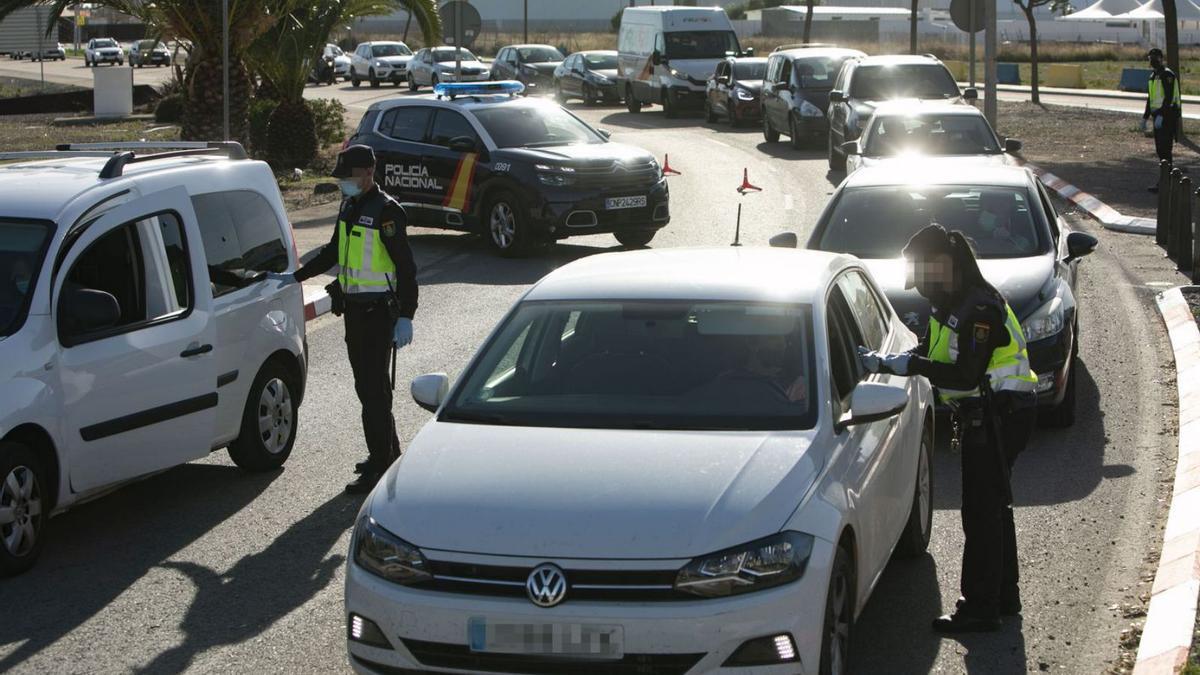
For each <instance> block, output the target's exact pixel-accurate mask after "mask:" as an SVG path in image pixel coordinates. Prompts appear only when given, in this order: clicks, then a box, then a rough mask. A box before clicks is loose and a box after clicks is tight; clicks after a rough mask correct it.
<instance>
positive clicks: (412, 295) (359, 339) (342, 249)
mask: <svg viewBox="0 0 1200 675" xmlns="http://www.w3.org/2000/svg"><path fill="white" fill-rule="evenodd" d="M333 176H334V177H335V178H337V179H338V182H339V185H340V187H341V190H342V194H343V195H344V196H345V199H344V200H343V201H342V205H341V210H340V211H339V212H338V222H337V225H336V226H335V227H334V230H333V236H332V237H331V238H330V240H329V243H328V244H326V245H325V246H324V248H322V249H321V251H320V253H318V254H317V255H316V257H314V258H313V259H312V260H310V261H308V263H307V264H305V265H304V266H303V267H301V268H300V269H299V270H297V271H296V274H295V278H296V280H297V281H304V280H305V279H309V278H312V277H315V276H317V275H318V274H322V273H324V272H325V271H327V270H328V269H330V268H331V267H333V266H335V265H337V266H338V279H337V282H336V283H335V284H334V285H333V286H332V287H331V289H330V290H331V293H330V295H331V296H332V299H333V304H334V309H335V313H338V312H341V313H343V314H344V316H345V321H346V352H347V353H348V354H349V357H350V368H351V370H352V371H353V373H354V389H355V391H356V392H357V394H358V400H359V402H360V403H361V404H362V422H363V434H364V435H365V436H366V443H367V452H368V453H369V455H370V456H369V458H368V459H367V461H365V462H360V463H359V464H358V465H357V467H356V468H357V470H358V471H359V472H360V474H361V475H360V476H359V477H358V479H356V480H355V481H354V482H352V483H350V484H349V485H347V486H346V491H347V492H350V493H352V494H356V493H364V492H367V491H369V490H370V489H371V488H372V487H374V486H375V483H377V482H378V481H379V478H380V476H381V475H382V474H383V472H384V471H385V470H386V469H387V468H388V466H390V465H391V463H392V462H393V461H394V460H395V459H396V458H397V457H398V456H399V454H400V440H399V439H398V438H397V436H396V420H395V417H394V416H393V415H392V383H391V381H390V378H389V375H388V366H389V363H388V361H389V356H392V357H393V358H394V351H393V350H395V349H399V348H401V347H404V346H405V345H407V344H409V343H410V342H412V337H413V327H412V318H413V314H414V313H415V312H416V311H417V267H416V263H414V262H413V255H412V249H411V248H409V245H408V235H407V233H406V231H405V226H406V224H407V219H406V217H405V215H404V209H403V207H401V206H400V204H399V203H397V202H396V200H394V199H392V198H391V197H390V196H389V195H387V194H386V193H384V192H383V191H382V190H380V189H379V187H378V186H377V185H376V184H375V153H374V151H372V150H371V148H369V147H367V146H365V145H352V146H350V147H348V148H346V149H345V150H343V151H342V152H341V154H339V155H338V158H337V165H336V166H335V167H334V170H333ZM392 364H393V365H392V367H393V368H394V361H393V362H392ZM393 374H394V370H393Z"/></svg>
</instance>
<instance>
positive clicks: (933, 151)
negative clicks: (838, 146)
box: [842, 101, 1021, 172]
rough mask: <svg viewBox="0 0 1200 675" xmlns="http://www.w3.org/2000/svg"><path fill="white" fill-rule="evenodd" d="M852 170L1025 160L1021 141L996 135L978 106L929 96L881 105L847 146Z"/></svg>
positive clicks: (849, 167)
mask: <svg viewBox="0 0 1200 675" xmlns="http://www.w3.org/2000/svg"><path fill="white" fill-rule="evenodd" d="M842 149H843V151H844V154H845V155H846V167H847V170H848V171H850V172H853V171H855V170H857V169H859V168H862V167H867V166H876V165H878V164H880V163H883V162H893V163H897V162H909V161H912V160H913V159H933V158H938V159H943V160H946V161H954V162H959V163H966V164H992V165H996V166H1005V165H1012V166H1016V165H1017V164H1019V162H1018V161H1017V158H1016V157H1014V156H1013V154H1012V153H1015V152H1019V151H1020V150H1021V141H1018V140H1017V139H1015V138H1006V139H1004V140H1003V141H1001V140H1000V138H999V137H997V136H996V132H995V130H993V129H992V125H990V124H988V121H987V118H986V117H984V116H983V113H982V112H981V111H980V110H979V109H978V108H976V107H974V106H969V105H955V104H950V103H937V102H927V101H916V102H914V101H895V102H890V103H883V104H880V106H879V107H878V108H876V109H875V113H874V114H873V115H871V119H870V121H869V122H867V126H866V128H865V129H864V130H863V132H862V135H861V136H859V138H858V140H856V141H849V142H847V143H846V144H845V145H844V146H843V148H842Z"/></svg>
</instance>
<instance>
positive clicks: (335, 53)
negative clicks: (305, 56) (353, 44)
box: [321, 42, 350, 80]
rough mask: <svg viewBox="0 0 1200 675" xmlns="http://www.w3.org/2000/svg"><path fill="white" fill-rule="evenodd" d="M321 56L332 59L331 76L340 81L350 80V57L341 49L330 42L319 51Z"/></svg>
mask: <svg viewBox="0 0 1200 675" xmlns="http://www.w3.org/2000/svg"><path fill="white" fill-rule="evenodd" d="M321 56H327V57H331V58H332V59H333V75H334V78H335V79H336V78H341V79H342V80H348V79H350V57H349V56H348V55H347V54H346V52H344V51H342V48H341V47H339V46H337V45H335V44H333V43H332V42H331V43H329V44H327V45H325V48H324V49H322V50H321Z"/></svg>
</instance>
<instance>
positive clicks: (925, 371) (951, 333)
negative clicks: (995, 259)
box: [860, 225, 1037, 633]
mask: <svg viewBox="0 0 1200 675" xmlns="http://www.w3.org/2000/svg"><path fill="white" fill-rule="evenodd" d="M904 257H905V258H906V259H907V261H908V268H909V278H908V287H909V288H913V287H914V286H915V287H916V289H917V292H918V293H920V294H921V295H922V296H923V297H924V298H926V299H927V300H929V302H930V303H931V305H932V309H931V314H930V316H929V328H928V331H927V333H926V334H925V336H924V337H923V338H922V339H921V342H920V344H919V345H918V346H917V347H916V348H915V349H913V350H912V351H911V352H908V353H903V354H887V355H885V354H877V353H875V352H869V351H866V349H865V348H860V356H861V360H862V363H863V367H864V369H866V370H867V371H869V372H873V373H880V372H883V373H893V374H896V375H921V376H923V377H927V378H929V381H930V383H931V384H933V386H934V387H935V388H936V389H937V393H938V396H939V398H940V400H941V401H942V402H943V403H945V404H947V405H948V406H950V408H951V410H952V415H953V428H954V438H953V440H952V441H951V442H952V444H953V445H954V446H956V448H957V449H958V450H959V451H960V453H961V459H962V495H963V496H962V527H963V538H964V548H963V560H962V577H961V591H962V597H960V598H959V600H958V603H957V606H956V608H955V611H954V612H953V613H951V614H947V615H945V616H941V617H939V618H937V619H935V620H934V621H933V628H934V630H936V631H938V632H942V633H964V632H974V631H991V630H996V629H997V628H998V627H999V625H1000V617H1001V616H1008V615H1016V614H1019V613H1020V612H1021V595H1020V589H1019V588H1018V585H1017V582H1018V572H1017V539H1016V530H1015V528H1014V526H1013V511H1012V492H1011V488H1010V485H1009V472H1010V470H1011V469H1012V465H1013V462H1014V461H1015V460H1016V457H1017V454H1018V453H1020V452H1021V450H1022V449H1024V447H1025V444H1026V443H1027V442H1028V440H1029V436H1030V433H1031V431H1032V429H1033V427H1034V423H1035V421H1036V407H1035V406H1036V403H1037V395H1036V393H1035V390H1036V385H1037V377H1036V376H1035V375H1034V373H1033V370H1032V369H1031V368H1030V367H1029V355H1028V352H1027V350H1026V346H1025V337H1024V335H1023V333H1022V332H1021V325H1020V323H1018V322H1017V318H1016V316H1015V315H1014V314H1013V311H1012V309H1011V308H1010V307H1009V306H1008V303H1007V302H1005V300H1004V298H1003V296H1001V295H1000V293H999V292H998V291H997V290H996V289H995V288H994V287H993V286H992V285H991V284H989V283H988V282H987V281H986V280H985V279H984V278H983V275H982V274H981V273H980V271H979V265H978V264H977V263H976V260H975V255H974V252H973V251H972V248H971V244H970V242H969V240H968V239H967V238H966V237H965V236H963V234H962V233H961V232H958V231H954V232H949V233H948V232H946V230H945V229H943V228H942V227H941V226H939V225H930V226H929V227H927V228H925V229H923V230H921V231H920V232H918V233H917V234H915V235H914V236H913V237H912V239H911V240H909V242H908V245H907V246H905V248H904Z"/></svg>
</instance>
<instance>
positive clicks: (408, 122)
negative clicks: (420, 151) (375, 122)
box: [379, 106, 433, 142]
mask: <svg viewBox="0 0 1200 675" xmlns="http://www.w3.org/2000/svg"><path fill="white" fill-rule="evenodd" d="M432 112H433V110H432V109H430V108H426V107H425V106H403V107H399V108H392V109H391V110H389V111H387V112H385V113H384V114H383V119H381V120H380V121H379V133H381V134H383V135H384V136H388V137H389V138H394V139H396V140H398V141H413V142H421V141H424V140H425V127H426V126H427V125H428V124H429V115H430V114H431V113H432Z"/></svg>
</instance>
